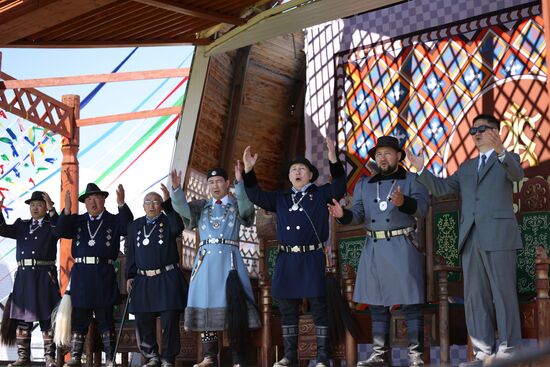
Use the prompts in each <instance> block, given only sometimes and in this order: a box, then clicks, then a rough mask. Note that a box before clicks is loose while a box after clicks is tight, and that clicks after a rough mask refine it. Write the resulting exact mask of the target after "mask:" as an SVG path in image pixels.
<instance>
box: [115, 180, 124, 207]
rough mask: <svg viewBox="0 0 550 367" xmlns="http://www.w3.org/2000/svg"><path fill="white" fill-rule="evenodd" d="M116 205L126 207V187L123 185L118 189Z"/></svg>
mask: <svg viewBox="0 0 550 367" xmlns="http://www.w3.org/2000/svg"><path fill="white" fill-rule="evenodd" d="M116 203H117V204H118V206H123V205H124V187H123V186H122V185H121V184H119V185H118V187H117V189H116Z"/></svg>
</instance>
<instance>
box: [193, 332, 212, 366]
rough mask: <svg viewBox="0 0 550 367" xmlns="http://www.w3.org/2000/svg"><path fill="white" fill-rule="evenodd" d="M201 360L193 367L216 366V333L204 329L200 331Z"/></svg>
mask: <svg viewBox="0 0 550 367" xmlns="http://www.w3.org/2000/svg"><path fill="white" fill-rule="evenodd" d="M201 341H202V357H203V358H202V361H201V362H200V363H197V364H195V365H193V367H218V333H217V332H215V331H204V332H202V333H201Z"/></svg>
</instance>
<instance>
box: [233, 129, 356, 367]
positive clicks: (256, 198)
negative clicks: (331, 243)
mask: <svg viewBox="0 0 550 367" xmlns="http://www.w3.org/2000/svg"><path fill="white" fill-rule="evenodd" d="M326 144H327V149H328V159H329V161H330V173H331V175H332V179H333V181H332V183H331V184H325V185H322V186H317V185H315V184H314V183H313V182H315V180H316V179H317V178H318V177H319V171H318V170H317V168H316V167H315V166H314V165H313V164H311V162H310V161H309V160H307V159H306V158H303V157H297V158H295V159H294V160H292V161H290V162H289V164H288V171H287V172H288V179H289V180H290V182H291V183H292V189H291V190H289V191H277V192H265V191H262V190H261V189H260V187H259V186H258V182H257V180H256V174H255V173H254V170H253V168H254V165H255V164H256V161H257V159H258V154H255V155H254V156H252V154H251V153H250V147H247V148H246V149H245V151H244V153H243V161H244V171H245V174H244V183H245V187H246V194H247V195H248V197H249V198H250V200H251V201H252V202H253V203H254V204H256V205H258V206H260V207H262V208H264V209H265V210H268V211H271V212H276V213H277V239H278V241H279V243H280V248H279V255H278V256H277V260H276V264H275V271H274V274H273V279H272V294H273V297H274V298H276V299H277V300H278V301H279V310H280V311H281V326H282V334H283V343H284V351H285V355H284V357H283V358H282V359H281V360H280V361H278V362H276V363H275V364H274V365H273V366H274V367H283V366H297V363H298V361H297V344H298V307H299V304H300V302H301V300H302V299H303V298H307V299H308V300H309V304H310V306H311V312H312V314H313V320H314V322H315V329H316V336H317V358H316V359H317V365H316V366H317V367H324V366H328V365H329V338H328V315H327V302H326V282H325V253H324V247H325V242H326V241H327V239H328V234H329V217H328V212H327V207H326V206H327V203H330V202H331V200H333V199H337V200H339V199H340V198H341V197H342V196H344V194H345V192H346V174H345V171H344V168H343V166H342V164H341V163H340V162H339V161H338V159H337V157H336V151H335V147H334V143H333V142H332V141H331V139H329V138H327V139H326Z"/></svg>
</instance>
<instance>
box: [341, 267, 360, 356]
mask: <svg viewBox="0 0 550 367" xmlns="http://www.w3.org/2000/svg"><path fill="white" fill-rule="evenodd" d="M342 282H343V285H344V295H345V297H346V300H347V301H348V306H349V308H350V310H353V309H354V308H355V305H354V304H353V289H354V288H355V272H354V271H353V269H352V268H351V266H350V265H346V266H345V267H344V269H343V272H342ZM351 312H352V316H353V311H351ZM345 343H346V345H345V346H346V350H345V355H346V365H347V366H355V365H356V364H357V340H355V339H354V338H353V336H352V335H351V334H350V332H349V331H348V330H346V338H345Z"/></svg>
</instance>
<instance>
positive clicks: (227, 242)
mask: <svg viewBox="0 0 550 367" xmlns="http://www.w3.org/2000/svg"><path fill="white" fill-rule="evenodd" d="M208 244H219V245H231V246H237V247H238V246H239V241H233V240H226V239H224V238H209V239H207V240H204V241H201V246H204V245H208Z"/></svg>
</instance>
